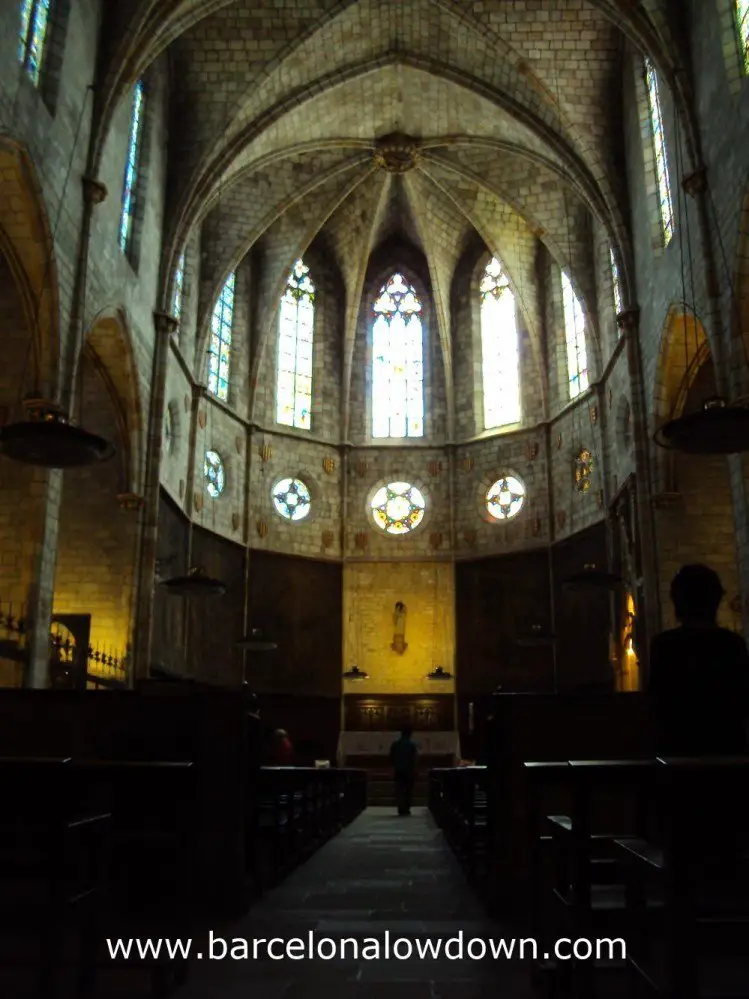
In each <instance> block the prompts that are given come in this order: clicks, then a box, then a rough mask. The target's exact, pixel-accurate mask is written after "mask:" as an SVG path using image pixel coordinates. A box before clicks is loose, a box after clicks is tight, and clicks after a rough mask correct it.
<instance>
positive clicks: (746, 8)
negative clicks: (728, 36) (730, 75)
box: [736, 0, 749, 73]
mask: <svg viewBox="0 0 749 999" xmlns="http://www.w3.org/2000/svg"><path fill="white" fill-rule="evenodd" d="M736 27H737V29H738V32H739V45H740V46H741V58H742V60H743V63H744V72H745V73H749V0H736Z"/></svg>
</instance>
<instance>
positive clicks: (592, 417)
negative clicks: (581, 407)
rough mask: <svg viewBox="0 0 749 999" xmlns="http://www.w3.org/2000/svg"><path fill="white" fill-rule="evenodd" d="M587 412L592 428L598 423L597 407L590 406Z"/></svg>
mask: <svg viewBox="0 0 749 999" xmlns="http://www.w3.org/2000/svg"><path fill="white" fill-rule="evenodd" d="M589 412H590V424H591V426H593V427H594V426H595V425H596V423H598V406H591V407H590V410H589Z"/></svg>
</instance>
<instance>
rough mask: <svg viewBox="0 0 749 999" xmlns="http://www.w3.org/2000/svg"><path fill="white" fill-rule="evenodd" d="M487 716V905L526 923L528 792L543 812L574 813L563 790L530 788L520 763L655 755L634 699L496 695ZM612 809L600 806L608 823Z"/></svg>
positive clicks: (641, 704) (643, 708)
mask: <svg viewBox="0 0 749 999" xmlns="http://www.w3.org/2000/svg"><path fill="white" fill-rule="evenodd" d="M492 715H493V717H492V721H491V724H490V726H489V747H488V760H487V763H488V771H489V778H488V801H489V826H490V829H491V836H492V840H491V848H490V852H491V858H490V859H491V870H490V893H489V900H490V904H491V908H492V910H493V911H494V912H495V913H497V914H499V915H502V916H504V917H510V918H514V919H520V920H523V921H524V920H527V919H528V918H529V917H530V916H531V904H530V898H529V893H528V882H529V880H530V878H531V870H532V860H533V855H534V851H535V850H536V849H537V844H536V841H535V838H534V837H531V836H530V835H529V829H530V822H531V819H530V814H531V802H532V795H533V794H541V795H542V799H543V800H542V801H541V802H540V803H539V805H538V807H542V808H543V809H544V814H562V815H570V813H571V811H572V801H571V794H570V789H569V788H568V787H567V786H565V785H559V784H557V783H554V782H553V783H552V784H550V785H548V786H546V785H545V784H543V782H541V783H540V784H539V786H538V788H537V789H536V790H535V791H534V789H533V786H532V784H531V783H530V781H529V774H528V771H527V769H526V768H525V766H524V764H525V763H526V762H528V761H550V762H559V761H561V762H567V761H569V760H571V759H578V760H585V759H599V760H607V759H608V760H611V759H636V758H648V757H652V756H653V755H654V754H653V752H652V737H651V726H650V717H649V710H648V706H647V703H646V701H645V698H644V697H642V696H641V695H639V694H608V693H601V694H598V693H595V694H569V695H568V694H497V695H495V696H494V698H493V709H492ZM615 808H616V804H615V801H613V800H612V802H611V803H608V804H606V806H605V809H604V812H605V810H606V809H610V810H612V815H611V817H612V820H613V819H615V818H616V814H615ZM610 828H615V827H614V826H613V825H612V826H611V827H610Z"/></svg>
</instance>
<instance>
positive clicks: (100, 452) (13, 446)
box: [0, 399, 115, 468]
mask: <svg viewBox="0 0 749 999" xmlns="http://www.w3.org/2000/svg"><path fill="white" fill-rule="evenodd" d="M24 407H25V408H26V411H27V419H25V420H22V421H20V422H18V423H9V424H8V425H7V426H5V427H2V428H0V453H2V454H4V455H5V456H6V457H7V458H11V459H12V460H13V461H20V462H23V464H25V465H36V466H37V467H39V468H82V467H84V466H87V465H96V464H98V463H99V462H102V461H108V460H109V459H110V458H112V457H113V456H114V453H115V449H114V446H113V445H112V444H110V443H109V441H106V440H104V438H103V437H98V436H97V435H96V434H92V433H89V431H88V430H84V429H83V428H82V427H77V426H75V425H74V424H73V423H70V422H69V420H68V417H67V416H66V415H65V414H64V413H63V411H62V410H61V409H60V407H59V406H57V405H55V403H52V402H49V401H48V400H46V399H27V400H26V401H25V402H24Z"/></svg>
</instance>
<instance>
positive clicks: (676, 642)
mask: <svg viewBox="0 0 749 999" xmlns="http://www.w3.org/2000/svg"><path fill="white" fill-rule="evenodd" d="M723 595H724V590H723V587H722V585H721V582H720V579H719V578H718V575H717V573H715V572H713V570H712V569H709V568H708V567H707V566H705V565H685V566H683V568H681V569H680V570H679V572H677V574H676V576H675V577H674V579H673V582H672V583H671V600H672V601H673V604H674V610H675V612H676V617H677V619H678V620H679V622H680V626H679V627H678V628H673V629H671V630H670V631H664V632H662V633H661V634H660V635H656V636H655V638H654V639H653V642H652V645H651V649H650V696H651V699H652V703H653V710H654V713H655V723H656V731H657V741H658V752H659V753H660V755H662V756H664V755H668V756H705V755H711V756H712V755H721V756H732V755H741V754H743V753H745V752H746V751H747V736H746V723H747V715H748V714H749V652H747V647H746V642H745V641H744V639H743V638H742V637H741V635H738V634H737V633H736V632H734V631H729V630H728V629H727V628H721V627H719V626H718V622H717V616H718V607H719V606H720V602H721V600H722V599H723Z"/></svg>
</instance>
